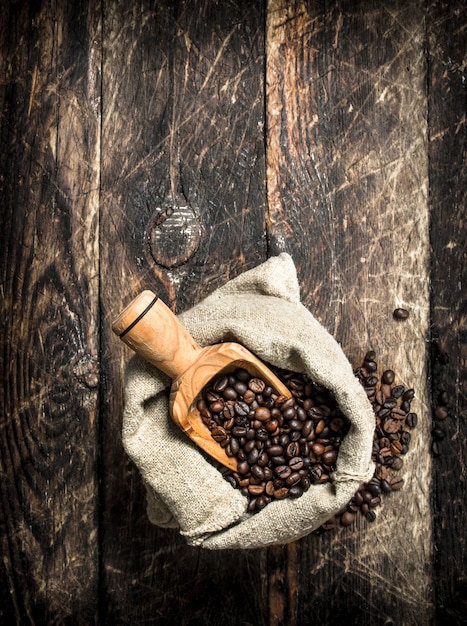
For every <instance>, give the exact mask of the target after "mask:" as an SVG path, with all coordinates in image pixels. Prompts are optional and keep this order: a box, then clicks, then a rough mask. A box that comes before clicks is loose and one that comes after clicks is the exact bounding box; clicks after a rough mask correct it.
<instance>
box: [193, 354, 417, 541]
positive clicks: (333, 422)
mask: <svg viewBox="0 0 467 626" xmlns="http://www.w3.org/2000/svg"><path fill="white" fill-rule="evenodd" d="M271 369H272V370H273V371H274V372H275V374H276V375H277V376H278V377H279V378H280V379H281V380H282V382H283V383H284V384H285V385H286V386H287V387H288V388H289V390H290V391H291V394H292V398H285V397H283V396H280V395H278V394H277V393H275V391H274V390H273V389H272V388H271V387H270V386H268V385H267V384H266V383H265V382H264V381H263V380H262V379H260V378H257V377H255V376H252V375H250V374H249V373H248V372H247V371H246V370H245V369H242V368H237V369H236V370H235V371H233V372H231V373H228V374H221V375H219V376H217V377H216V378H214V379H213V380H212V381H210V383H209V384H208V385H207V386H206V387H205V388H204V390H203V392H202V397H201V398H200V399H199V400H198V403H197V408H198V410H199V411H200V414H201V416H202V419H203V421H204V423H205V424H206V425H207V426H208V428H209V429H210V431H211V435H212V437H213V438H214V439H215V440H216V441H217V442H218V443H219V445H221V446H222V447H223V448H225V451H226V454H227V455H228V456H230V457H235V458H236V459H237V461H238V467H237V471H236V472H234V471H232V470H230V469H228V468H225V467H222V468H220V471H221V472H222V473H223V475H224V478H225V479H226V480H227V481H229V482H230V483H231V484H232V486H233V487H235V488H237V489H240V490H241V492H242V493H243V494H244V495H245V496H246V497H247V498H248V501H249V504H248V510H249V511H250V512H256V511H260V510H261V509H263V508H264V507H265V506H266V505H267V504H269V503H270V502H271V501H272V500H274V499H276V500H280V499H283V498H288V497H289V498H298V497H300V496H301V495H302V494H303V493H304V492H305V491H307V490H308V489H309V488H310V486H311V485H314V484H320V483H325V482H327V481H329V480H330V476H331V473H332V472H333V470H334V468H335V463H336V460H337V456H338V453H339V448H340V445H341V443H342V440H343V439H344V437H345V435H346V434H347V432H348V430H349V427H350V423H349V420H348V419H347V417H346V416H345V415H344V414H343V413H342V412H341V410H340V408H339V406H338V405H337V402H336V401H335V399H334V397H333V395H332V394H331V392H330V391H329V390H327V389H326V388H324V387H322V386H320V385H318V384H317V383H315V382H314V381H312V380H311V379H310V378H309V377H308V376H307V375H305V374H301V373H296V372H292V371H288V370H281V369H277V368H271ZM377 370H378V366H377V363H376V355H375V353H374V352H373V351H370V352H368V353H367V354H366V356H365V358H364V361H363V363H362V365H361V366H360V367H358V368H357V369H356V370H355V375H356V377H357V379H358V380H359V381H360V383H361V384H362V386H363V388H364V390H365V392H366V394H367V397H368V399H369V401H370V403H371V405H372V407H373V411H374V414H375V431H374V439H373V450H372V458H373V461H374V462H375V473H374V476H373V477H372V479H371V480H370V481H369V482H368V483H366V484H364V485H362V486H361V487H360V489H359V490H358V491H357V493H356V494H355V496H354V497H353V498H352V499H351V500H350V502H349V503H348V504H347V506H346V507H345V508H344V509H343V510H342V511H339V513H338V514H337V515H336V516H334V517H333V518H332V519H330V520H329V521H328V522H326V523H325V524H324V525H323V526H321V527H320V528H319V529H317V531H315V532H317V533H320V532H323V531H324V530H329V529H331V528H333V527H335V526H336V525H337V524H338V523H340V524H341V525H343V526H349V525H350V524H351V523H352V522H353V521H354V520H355V518H356V516H357V514H359V513H360V514H362V515H364V517H365V518H366V519H367V520H368V521H370V522H371V521H374V519H375V518H376V513H375V509H376V508H377V507H378V506H379V505H380V504H381V502H382V498H383V497H384V496H386V495H387V494H389V493H391V492H392V491H398V490H399V489H401V488H402V486H403V479H402V477H401V476H400V471H401V469H402V467H403V456H404V455H405V454H406V453H407V452H408V450H409V445H410V441H411V433H410V431H411V430H412V429H413V428H415V427H416V426H417V415H416V413H414V412H413V411H412V410H411V402H412V400H413V398H414V395H415V394H414V391H413V389H406V388H405V387H404V386H403V385H401V384H396V376H395V373H394V372H393V371H392V370H391V369H387V370H385V371H384V372H383V373H382V374H381V376H380V377H378V376H377Z"/></svg>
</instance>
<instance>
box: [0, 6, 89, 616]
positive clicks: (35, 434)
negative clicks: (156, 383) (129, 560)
mask: <svg viewBox="0 0 467 626" xmlns="http://www.w3.org/2000/svg"><path fill="white" fill-rule="evenodd" d="M92 7H93V8H91V6H89V7H87V5H81V4H78V3H66V2H43V3H40V4H39V5H38V4H37V3H34V2H24V3H17V2H11V3H2V20H1V27H0V42H1V43H0V45H1V56H2V68H3V69H2V78H1V94H2V95H1V99H2V113H1V118H0V123H1V144H0V155H1V157H0V158H1V183H2V187H3V189H2V210H1V227H0V237H1V243H0V250H1V290H2V292H1V293H2V298H1V304H0V307H1V315H0V319H1V327H2V335H1V346H2V357H1V364H2V381H3V394H2V396H1V408H0V416H1V417H0V419H1V422H2V426H1V429H0V464H1V470H0V524H1V530H0V537H1V544H2V561H1V566H0V567H1V569H0V571H1V574H0V577H1V582H0V586H1V589H2V591H1V593H0V598H1V600H0V621H1V622H2V623H5V624H6V623H8V624H15V623H16V624H26V623H66V622H68V621H69V623H74V624H90V623H93V621H94V620H95V619H96V612H97V587H98V571H97V566H98V551H97V525H96V522H97V474H96V462H97V452H98V448H97V403H98V377H99V367H98V349H99V335H98V322H97V319H98V248H97V244H98V238H97V237H98V231H97V227H98V194H99V190H98V187H99V131H100V108H99V94H100V84H99V68H100V48H99V45H100V36H99V29H100V22H99V17H100V10H99V3H94V4H93V5H92Z"/></svg>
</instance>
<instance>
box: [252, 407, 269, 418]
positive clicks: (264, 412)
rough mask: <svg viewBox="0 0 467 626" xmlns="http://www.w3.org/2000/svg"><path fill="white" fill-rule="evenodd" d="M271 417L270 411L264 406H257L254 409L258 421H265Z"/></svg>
mask: <svg viewBox="0 0 467 626" xmlns="http://www.w3.org/2000/svg"><path fill="white" fill-rule="evenodd" d="M270 417H271V411H270V410H269V409H267V408H266V407H261V406H260V407H258V408H257V409H256V411H255V418H256V419H257V420H259V421H260V422H265V421H267V420H268V419H269V418H270Z"/></svg>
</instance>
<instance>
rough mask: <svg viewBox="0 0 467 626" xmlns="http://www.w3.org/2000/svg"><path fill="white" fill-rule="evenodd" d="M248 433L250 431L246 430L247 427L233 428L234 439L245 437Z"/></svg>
mask: <svg viewBox="0 0 467 626" xmlns="http://www.w3.org/2000/svg"><path fill="white" fill-rule="evenodd" d="M247 432H248V429H247V428H246V426H234V427H233V428H232V435H233V436H234V437H245V435H246V434H247Z"/></svg>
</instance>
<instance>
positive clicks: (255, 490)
mask: <svg viewBox="0 0 467 626" xmlns="http://www.w3.org/2000/svg"><path fill="white" fill-rule="evenodd" d="M248 492H249V493H250V494H251V495H252V496H260V495H261V494H263V493H264V485H252V484H250V485H248Z"/></svg>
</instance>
